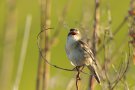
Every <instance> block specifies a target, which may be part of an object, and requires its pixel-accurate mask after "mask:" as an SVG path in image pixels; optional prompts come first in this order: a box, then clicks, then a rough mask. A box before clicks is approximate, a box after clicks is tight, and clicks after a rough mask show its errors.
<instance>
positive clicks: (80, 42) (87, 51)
mask: <svg viewBox="0 0 135 90" xmlns="http://www.w3.org/2000/svg"><path fill="white" fill-rule="evenodd" d="M77 45H78V47H80V48H81V49H83V50H84V51H85V52H86V53H88V55H89V56H90V57H91V58H92V60H93V61H94V62H95V58H94V55H93V52H92V51H91V49H90V48H89V46H88V44H87V43H85V42H83V41H82V40H79V41H78V44H77ZM95 64H96V62H95Z"/></svg>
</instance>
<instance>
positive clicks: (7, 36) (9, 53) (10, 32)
mask: <svg viewBox="0 0 135 90" xmlns="http://www.w3.org/2000/svg"><path fill="white" fill-rule="evenodd" d="M6 2H7V3H6V5H7V10H6V23H5V33H4V42H3V43H4V48H3V57H2V61H3V62H2V70H1V76H0V85H1V86H0V89H1V90H8V89H11V79H12V72H13V64H14V55H15V45H16V36H17V29H16V28H17V26H16V23H17V19H16V18H17V17H16V16H17V15H16V14H17V12H16V0H6Z"/></svg>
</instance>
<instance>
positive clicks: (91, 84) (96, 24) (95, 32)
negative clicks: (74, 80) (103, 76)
mask: <svg viewBox="0 0 135 90" xmlns="http://www.w3.org/2000/svg"><path fill="white" fill-rule="evenodd" d="M99 3H100V0H95V13H94V16H95V17H94V30H93V54H94V57H95V58H96V51H97V43H98V41H99V21H100V8H99V5H100V4H99ZM95 60H96V59H95ZM93 79H94V77H93V75H91V76H90V82H89V90H94V80H93Z"/></svg>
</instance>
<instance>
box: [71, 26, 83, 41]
mask: <svg viewBox="0 0 135 90" xmlns="http://www.w3.org/2000/svg"><path fill="white" fill-rule="evenodd" d="M68 38H71V39H73V40H80V39H81V34H80V32H79V30H78V29H76V28H71V29H70V31H69V33H68Z"/></svg>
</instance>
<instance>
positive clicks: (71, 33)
mask: <svg viewBox="0 0 135 90" xmlns="http://www.w3.org/2000/svg"><path fill="white" fill-rule="evenodd" d="M76 34H77V33H76V32H74V31H71V32H69V34H68V36H69V35H76Z"/></svg>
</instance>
